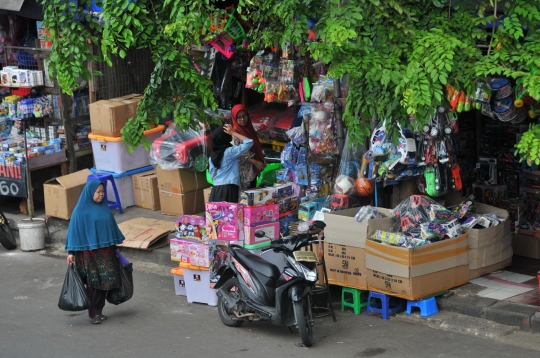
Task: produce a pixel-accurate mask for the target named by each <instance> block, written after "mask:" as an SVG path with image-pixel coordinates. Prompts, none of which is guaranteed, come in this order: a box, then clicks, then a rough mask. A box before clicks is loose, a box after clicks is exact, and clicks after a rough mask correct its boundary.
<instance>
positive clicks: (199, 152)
mask: <svg viewBox="0 0 540 358" xmlns="http://www.w3.org/2000/svg"><path fill="white" fill-rule="evenodd" d="M209 141H210V136H209V134H208V133H207V131H204V133H202V132H200V131H195V130H193V129H189V130H187V131H184V132H180V131H179V130H178V129H177V128H176V126H175V124H174V123H171V124H170V125H169V127H168V128H167V130H166V131H165V133H164V134H163V135H162V136H161V137H159V138H158V139H156V140H155V141H154V142H153V143H152V147H151V149H150V163H151V164H153V165H159V166H160V167H161V168H163V169H165V170H171V169H178V168H190V169H193V170H196V171H198V172H204V171H205V170H206V168H207V166H208V157H207V153H206V148H207V147H208V143H209Z"/></svg>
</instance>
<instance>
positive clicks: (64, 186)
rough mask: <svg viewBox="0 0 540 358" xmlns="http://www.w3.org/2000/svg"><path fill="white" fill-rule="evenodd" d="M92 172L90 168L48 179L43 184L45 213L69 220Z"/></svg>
mask: <svg viewBox="0 0 540 358" xmlns="http://www.w3.org/2000/svg"><path fill="white" fill-rule="evenodd" d="M90 174H92V172H91V171H90V170H88V169H84V170H81V171H78V172H75V173H72V174H68V175H64V176H62V177H58V178H54V179H51V180H48V181H46V182H45V184H43V191H44V192H45V195H44V197H45V215H47V216H53V217H55V218H60V219H65V220H69V219H70V218H71V214H72V213H73V210H74V209H75V206H76V205H77V202H78V201H79V197H80V196H81V193H82V190H83V189H84V186H85V185H86V178H88V176H89V175H90Z"/></svg>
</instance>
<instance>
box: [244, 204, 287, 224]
mask: <svg viewBox="0 0 540 358" xmlns="http://www.w3.org/2000/svg"><path fill="white" fill-rule="evenodd" d="M278 219H279V204H270V205H264V206H245V207H244V225H245V226H255V225H261V224H268V223H273V222H276V221H278Z"/></svg>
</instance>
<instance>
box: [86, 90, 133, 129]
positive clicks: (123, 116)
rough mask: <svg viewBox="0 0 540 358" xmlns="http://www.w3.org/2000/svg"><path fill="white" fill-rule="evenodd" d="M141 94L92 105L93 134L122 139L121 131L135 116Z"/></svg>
mask: <svg viewBox="0 0 540 358" xmlns="http://www.w3.org/2000/svg"><path fill="white" fill-rule="evenodd" d="M141 98H142V96H141V95H140V94H131V95H129V96H124V97H119V98H114V99H110V100H102V101H97V102H94V103H92V104H90V124H91V126H92V133H93V134H95V135H101V136H105V137H120V136H121V133H120V130H121V129H122V128H124V126H125V125H126V123H127V121H128V120H129V119H130V118H131V117H133V116H135V114H136V112H137V105H138V103H139V101H140V100H141Z"/></svg>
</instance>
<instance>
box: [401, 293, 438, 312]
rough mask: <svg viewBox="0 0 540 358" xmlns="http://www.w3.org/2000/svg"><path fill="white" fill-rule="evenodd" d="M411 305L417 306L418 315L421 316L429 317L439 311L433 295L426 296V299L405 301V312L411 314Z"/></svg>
mask: <svg viewBox="0 0 540 358" xmlns="http://www.w3.org/2000/svg"><path fill="white" fill-rule="evenodd" d="M413 307H418V308H419V309H420V316H422V317H429V316H433V315H434V314H437V313H439V309H438V308H437V301H436V300H435V297H431V298H428V299H427V300H410V301H407V314H411V310H412V308H413Z"/></svg>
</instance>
